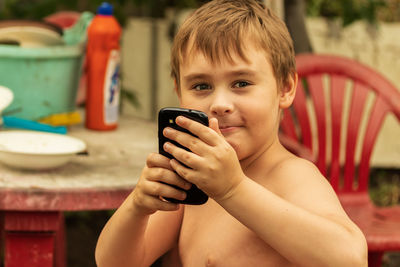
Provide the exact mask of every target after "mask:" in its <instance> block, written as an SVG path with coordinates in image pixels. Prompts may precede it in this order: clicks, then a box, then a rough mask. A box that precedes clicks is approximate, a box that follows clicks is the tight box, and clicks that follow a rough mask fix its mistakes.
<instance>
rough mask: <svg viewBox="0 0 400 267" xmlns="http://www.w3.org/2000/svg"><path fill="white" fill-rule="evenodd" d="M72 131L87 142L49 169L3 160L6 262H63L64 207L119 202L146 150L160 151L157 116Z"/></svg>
mask: <svg viewBox="0 0 400 267" xmlns="http://www.w3.org/2000/svg"><path fill="white" fill-rule="evenodd" d="M68 135H70V136H74V137H77V138H80V139H81V140H83V141H85V142H86V143H87V146H88V152H89V155H88V156H79V155H77V156H75V157H74V158H73V159H72V160H71V161H70V162H68V163H67V164H66V165H64V166H62V167H60V168H58V169H54V170H48V171H22V170H16V169H11V168H8V167H6V166H4V165H1V164H0V211H1V214H2V217H3V220H2V224H3V225H2V229H4V241H5V242H4V246H5V247H4V249H5V254H4V255H5V257H4V261H5V266H6V267H24V266H29V267H35V266H38V267H39V266H40V267H50V266H57V267H64V266H65V264H66V261H65V247H64V239H65V238H64V218H63V211H83V210H105V209H115V208H117V207H118V206H119V205H120V204H121V203H122V201H123V200H124V199H125V198H126V196H127V195H128V194H129V193H130V192H131V191H132V189H133V187H134V186H135V184H136V182H137V179H138V178H139V175H140V172H141V169H142V168H143V166H144V164H145V160H146V156H147V155H148V153H149V152H152V151H153V152H155V151H157V129H156V125H155V123H154V122H150V121H145V120H142V119H137V118H135V117H127V116H125V117H122V118H121V119H120V121H119V127H118V128H117V130H114V131H106V132H100V131H91V130H88V129H86V128H84V126H83V125H77V126H73V127H71V128H70V129H69V132H68Z"/></svg>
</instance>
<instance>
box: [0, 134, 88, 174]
mask: <svg viewBox="0 0 400 267" xmlns="http://www.w3.org/2000/svg"><path fill="white" fill-rule="evenodd" d="M84 151H86V144H85V143H84V142H83V141H81V140H80V139H77V138H75V137H71V136H66V135H61V134H53V133H45V132H34V131H5V132H0V162H2V163H4V164H5V165H8V166H10V167H14V168H18V169H26V170H46V169H53V168H57V167H60V166H62V165H64V164H65V163H67V162H68V161H69V160H70V159H71V158H72V157H73V156H76V155H77V154H78V153H80V152H84Z"/></svg>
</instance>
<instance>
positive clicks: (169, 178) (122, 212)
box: [96, 154, 191, 267]
mask: <svg viewBox="0 0 400 267" xmlns="http://www.w3.org/2000/svg"><path fill="white" fill-rule="evenodd" d="M167 184H170V185H175V186H177V187H180V188H185V189H188V188H189V187H190V186H191V185H190V183H188V182H187V181H185V180H183V179H182V178H180V177H179V176H178V175H177V174H176V173H174V172H173V170H172V169H171V167H170V164H169V159H168V158H166V157H164V156H162V155H160V154H151V155H149V156H148V158H147V162H146V166H145V167H144V169H143V171H142V174H141V176H140V179H139V181H138V183H137V185H136V187H135V189H134V191H133V192H132V193H131V194H130V195H129V196H128V197H127V199H126V200H125V201H124V203H123V204H122V205H121V206H120V207H119V208H118V210H117V211H116V212H115V213H114V215H113V216H112V217H111V219H110V220H109V221H108V222H107V224H106V226H105V227H104V229H103V231H102V232H101V234H100V237H99V240H98V242H97V247H96V263H97V265H98V266H99V267H108V266H110V267H115V266H118V267H123V266H138V267H140V266H149V265H150V264H152V263H153V262H154V261H155V260H156V259H157V258H158V257H160V256H161V255H163V254H164V253H165V252H167V251H168V250H169V249H171V248H172V247H173V246H174V245H175V244H176V242H177V240H178V236H179V231H180V226H181V221H182V216H183V207H182V206H181V205H178V204H174V203H170V202H166V201H164V200H163V199H162V198H160V196H164V197H171V198H175V199H184V198H185V197H186V196H185V193H184V192H183V191H181V190H177V189H175V188H174V187H171V186H169V185H167Z"/></svg>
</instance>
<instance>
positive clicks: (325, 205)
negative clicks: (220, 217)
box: [217, 159, 367, 266]
mask: <svg viewBox="0 0 400 267" xmlns="http://www.w3.org/2000/svg"><path fill="white" fill-rule="evenodd" d="M289 161H290V162H286V163H284V168H280V167H282V166H278V167H277V168H276V169H277V170H279V171H276V172H275V174H276V173H277V172H278V174H277V175H279V176H280V177H285V178H283V181H284V183H286V186H285V188H289V190H286V192H285V193H284V194H285V195H283V196H282V197H280V196H277V195H276V194H274V193H272V192H271V191H269V190H268V189H266V188H265V187H263V186H262V185H260V184H258V183H256V182H254V181H252V180H251V179H248V178H247V179H244V180H243V181H242V182H241V183H240V184H239V185H238V186H237V187H236V189H235V190H234V192H232V193H231V194H230V195H229V197H228V198H225V199H221V200H217V202H219V204H220V205H221V206H222V207H223V208H224V209H226V210H227V211H228V212H229V213H230V214H231V215H233V216H234V217H236V218H237V219H238V220H239V221H240V222H242V223H243V224H244V225H246V226H247V227H248V228H249V229H251V230H253V231H254V232H255V233H256V234H257V235H258V236H259V237H260V238H262V239H263V240H264V241H265V242H266V243H268V244H269V245H271V246H272V247H273V248H274V249H276V250H277V251H278V252H279V253H280V254H281V255H283V256H284V257H285V258H287V259H288V260H289V261H291V262H293V263H295V264H298V265H300V266H367V261H366V259H367V247H366V242H365V238H364V236H363V234H362V233H361V231H360V230H359V229H358V227H356V226H355V225H354V223H353V222H351V221H350V219H348V217H347V215H346V214H345V212H344V211H343V209H342V208H341V206H340V203H339V200H338V199H337V197H336V195H335V193H334V192H333V190H332V188H331V187H330V185H329V184H328V182H327V181H326V179H325V178H324V177H322V175H321V174H320V173H319V171H318V170H317V169H316V167H315V166H314V165H312V164H311V163H309V162H307V161H305V160H302V159H290V160H289ZM300 176H301V177H300ZM288 177H289V178H288ZM276 178H278V177H274V173H271V179H276ZM278 179H279V178H278ZM287 183H290V186H289V187H288V185H287Z"/></svg>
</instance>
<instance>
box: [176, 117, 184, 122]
mask: <svg viewBox="0 0 400 267" xmlns="http://www.w3.org/2000/svg"><path fill="white" fill-rule="evenodd" d="M184 121H185V117H184V116H178V117H177V118H176V122H178V123H179V122H184Z"/></svg>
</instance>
